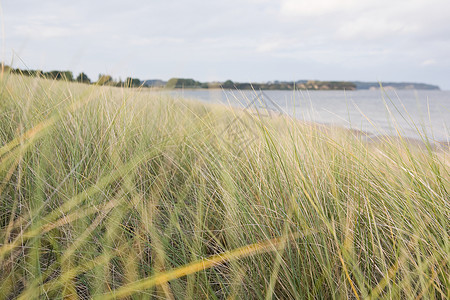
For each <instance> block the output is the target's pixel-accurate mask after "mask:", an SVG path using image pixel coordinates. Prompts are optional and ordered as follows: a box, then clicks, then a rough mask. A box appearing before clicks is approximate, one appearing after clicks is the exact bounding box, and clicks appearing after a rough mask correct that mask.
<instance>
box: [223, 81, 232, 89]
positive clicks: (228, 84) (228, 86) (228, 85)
mask: <svg viewBox="0 0 450 300" xmlns="http://www.w3.org/2000/svg"><path fill="white" fill-rule="evenodd" d="M222 87H223V88H224V89H232V88H234V82H233V81H231V80H227V81H225V82H224V83H223V84H222Z"/></svg>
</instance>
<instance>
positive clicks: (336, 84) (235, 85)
mask: <svg viewBox="0 0 450 300" xmlns="http://www.w3.org/2000/svg"><path fill="white" fill-rule="evenodd" d="M2 68H3V69H4V70H6V71H8V72H10V73H12V74H20V75H24V76H34V77H41V78H47V79H52V80H66V81H74V82H80V83H85V84H95V85H107V86H115V87H165V88H167V89H183V88H186V89H221V88H224V89H238V90H253V89H254V90H294V89H297V90H355V89H357V85H356V84H355V83H353V82H349V81H318V80H299V81H296V82H287V81H273V82H267V83H248V82H233V81H231V80H227V81H225V82H200V81H196V80H194V79H191V78H171V79H169V81H167V82H165V81H162V80H146V81H141V80H140V79H138V78H132V77H127V78H126V79H125V80H124V81H122V80H121V79H120V78H119V80H115V79H114V78H113V77H112V76H111V75H108V74H99V75H98V79H97V80H96V81H92V80H91V79H90V78H89V77H88V76H87V75H86V74H85V73H84V72H81V73H80V74H78V76H77V77H74V76H73V73H72V72H71V71H49V72H44V71H42V70H23V69H19V68H12V67H9V66H6V65H2Z"/></svg>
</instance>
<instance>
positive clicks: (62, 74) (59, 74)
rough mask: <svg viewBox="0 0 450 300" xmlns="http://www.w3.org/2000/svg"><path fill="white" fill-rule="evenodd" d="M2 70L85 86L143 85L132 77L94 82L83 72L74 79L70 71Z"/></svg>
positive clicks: (102, 78) (106, 77) (103, 77)
mask: <svg viewBox="0 0 450 300" xmlns="http://www.w3.org/2000/svg"><path fill="white" fill-rule="evenodd" d="M2 69H3V71H4V72H8V73H11V74H18V75H23V76H30V77H41V78H46V79H52V80H65V81H72V82H80V83H85V84H96V85H109V86H117V87H140V86H141V85H142V83H143V82H142V81H141V80H140V79H138V78H132V77H127V78H126V79H125V80H124V81H122V80H121V79H119V80H115V79H114V78H113V77H112V76H111V75H107V74H99V75H98V79H97V80H96V81H92V80H91V79H90V78H89V76H87V74H86V73H84V72H81V73H80V74H78V76H77V77H74V76H73V73H72V71H58V70H53V71H49V72H44V71H42V70H29V69H20V68H12V67H10V66H7V65H2Z"/></svg>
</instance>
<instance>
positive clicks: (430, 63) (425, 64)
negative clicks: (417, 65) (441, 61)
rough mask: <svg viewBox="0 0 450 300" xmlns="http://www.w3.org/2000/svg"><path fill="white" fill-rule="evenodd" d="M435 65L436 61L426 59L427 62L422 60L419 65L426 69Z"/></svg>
mask: <svg viewBox="0 0 450 300" xmlns="http://www.w3.org/2000/svg"><path fill="white" fill-rule="evenodd" d="M436 64H437V61H436V60H434V59H432V58H431V59H427V60H424V61H423V62H422V63H421V65H422V66H424V67H427V66H434V65H436Z"/></svg>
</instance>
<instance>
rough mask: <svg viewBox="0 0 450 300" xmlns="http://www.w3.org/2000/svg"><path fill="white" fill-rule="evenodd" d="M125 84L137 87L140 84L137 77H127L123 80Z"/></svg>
mask: <svg viewBox="0 0 450 300" xmlns="http://www.w3.org/2000/svg"><path fill="white" fill-rule="evenodd" d="M125 85H126V86H127V87H139V86H140V85H141V80H139V79H137V78H131V77H127V79H126V80H125Z"/></svg>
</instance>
